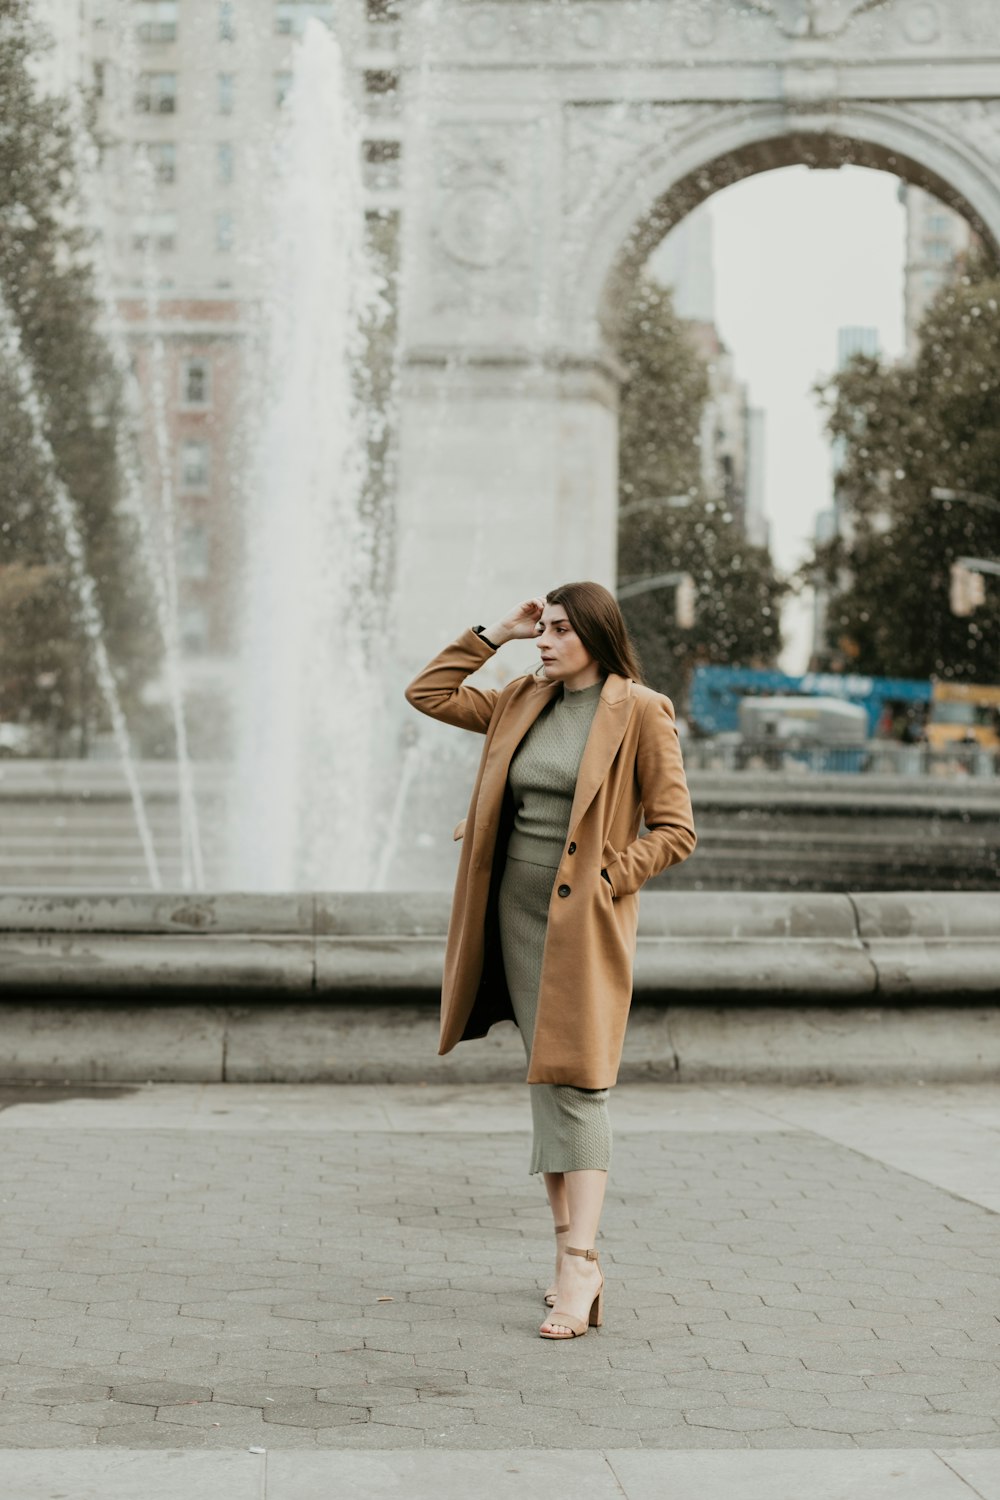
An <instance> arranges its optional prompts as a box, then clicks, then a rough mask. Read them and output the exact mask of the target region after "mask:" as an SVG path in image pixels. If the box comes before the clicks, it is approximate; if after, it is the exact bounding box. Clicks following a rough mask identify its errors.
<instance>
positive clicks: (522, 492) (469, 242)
mask: <svg viewBox="0 0 1000 1500" xmlns="http://www.w3.org/2000/svg"><path fill="white" fill-rule="evenodd" d="M558 127H559V114H558V110H555V111H553V110H552V108H551V107H550V106H546V105H538V106H537V107H536V106H531V107H529V109H528V110H527V111H526V110H525V109H524V108H523V107H520V106H516V105H513V106H507V105H502V106H501V105H497V104H492V105H484V106H482V107H481V109H480V110H479V111H478V112H476V113H475V114H474V112H473V110H472V108H471V107H470V106H469V105H465V106H463V107H459V108H453V109H451V110H448V109H445V110H443V111H441V112H439V113H438V115H437V117H436V118H435V119H434V120H433V121H432V122H431V123H430V124H429V126H427V128H426V129H425V131H424V133H423V137H424V138H423V141H422V142H421V146H420V150H419V155H418V158H417V159H415V160H413V161H411V162H410V163H409V164H408V167H407V174H408V176H407V192H406V200H405V202H406V208H405V225H406V227H405V250H404V268H403V295H402V347H403V375H402V390H401V412H400V437H399V445H400V446H399V465H400V467H399V492H398V508H397V539H398V541H397V546H398V564H399V565H398V572H397V578H398V595H397V609H398V620H399V656H400V659H401V661H402V662H403V663H405V664H407V665H412V666H414V667H415V666H417V665H419V664H420V662H421V661H422V660H424V659H426V657H427V656H428V654H429V653H430V652H431V651H432V650H433V649H434V648H435V647H436V646H437V645H438V644H443V643H444V642H445V641H447V640H448V639H449V638H450V636H451V635H453V634H454V633H455V632H456V631H457V630H458V629H460V628H461V626H462V625H463V624H465V623H473V624H475V623H477V622H479V621H483V622H484V623H489V619H492V618H494V617H495V616H496V615H497V613H498V612H500V611H501V610H503V609H504V608H506V607H507V606H508V605H509V604H511V603H513V602H515V601H516V600H517V599H518V598H522V597H525V596H526V595H528V594H530V593H536V592H540V591H544V590H546V589H548V588H552V587H554V586H555V585H556V584H559V583H564V582H568V581H570V580H571V579H575V578H587V577H589V578H597V579H599V580H600V581H602V582H604V583H607V584H609V585H611V584H613V582H614V575H615V511H616V486H617V396H618V384H619V373H620V372H619V371H618V369H617V367H616V365H615V363H614V361H613V360H612V359H611V358H610V357H602V356H600V355H595V356H585V355H581V354H574V353H573V352H571V351H570V350H569V349H568V348H566V347H565V345H564V344H563V345H562V346H561V345H560V340H559V338H558V335H557V333H556V328H557V322H556V318H555V316H554V313H553V308H554V306H555V304H556V300H557V296H556V294H557V292H558V276H559V271H560V267H559V264H558V253H557V250H558V243H559V191H558V189H559V160H558V134H559V129H558Z"/></svg>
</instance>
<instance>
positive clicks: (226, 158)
mask: <svg viewBox="0 0 1000 1500" xmlns="http://www.w3.org/2000/svg"><path fill="white" fill-rule="evenodd" d="M235 174H236V156H235V153H234V151H233V143H232V141H219V143H218V145H217V146H216V148H215V180H216V182H217V183H218V184H219V186H220V187H228V186H229V184H230V183H231V182H232V180H233V177H234V176H235Z"/></svg>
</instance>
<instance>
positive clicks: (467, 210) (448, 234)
mask: <svg viewBox="0 0 1000 1500" xmlns="http://www.w3.org/2000/svg"><path fill="white" fill-rule="evenodd" d="M517 229H518V212H517V204H516V203H515V201H514V199H513V197H512V196H511V194H510V193H508V192H506V191H505V190H504V189H503V188H499V187H496V186H495V185H494V184H492V183H487V182H482V183H477V184H474V185H473V186H472V187H470V188H468V189H462V188H458V189H456V190H455V191H454V192H453V193H452V194H451V195H450V197H448V198H446V199H445V201H444V206H443V207H442V209H441V218H440V221H439V224H438V237H439V238H440V240H441V244H442V245H443V246H444V249H445V252H446V254H448V255H450V256H451V258H452V260H455V261H458V262H459V263H460V264H462V265H466V266H475V267H476V268H477V269H478V270H481V271H487V270H490V269H491V268H492V267H493V266H499V265H502V263H503V262H504V261H505V260H506V259H507V257H508V255H510V253H511V250H512V248H513V245H514V239H515V236H516V234H517Z"/></svg>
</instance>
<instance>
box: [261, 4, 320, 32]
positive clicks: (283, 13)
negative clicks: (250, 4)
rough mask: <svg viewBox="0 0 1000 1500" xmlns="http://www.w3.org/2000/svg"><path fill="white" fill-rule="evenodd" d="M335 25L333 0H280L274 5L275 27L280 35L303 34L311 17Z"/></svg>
mask: <svg viewBox="0 0 1000 1500" xmlns="http://www.w3.org/2000/svg"><path fill="white" fill-rule="evenodd" d="M311 16H312V17H315V19H316V20H317V21H322V22H323V24H324V26H332V25H333V4H332V3H331V0H278V3H277V5H276V6H275V7H274V29H275V31H276V32H277V33H278V35H279V36H301V35H302V32H303V30H304V29H305V24H306V22H307V21H308V20H309V18H310V17H311Z"/></svg>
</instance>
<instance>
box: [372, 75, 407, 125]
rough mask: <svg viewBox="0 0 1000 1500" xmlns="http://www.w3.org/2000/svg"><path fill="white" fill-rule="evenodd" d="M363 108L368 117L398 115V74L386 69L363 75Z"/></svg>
mask: <svg viewBox="0 0 1000 1500" xmlns="http://www.w3.org/2000/svg"><path fill="white" fill-rule="evenodd" d="M365 108H366V111H367V113H368V114H369V115H375V116H380V117H383V118H384V117H385V116H387V115H397V114H398V113H399V74H398V73H396V72H391V71H390V70H389V69H387V68H379V69H370V70H369V71H368V72H366V73H365Z"/></svg>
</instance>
